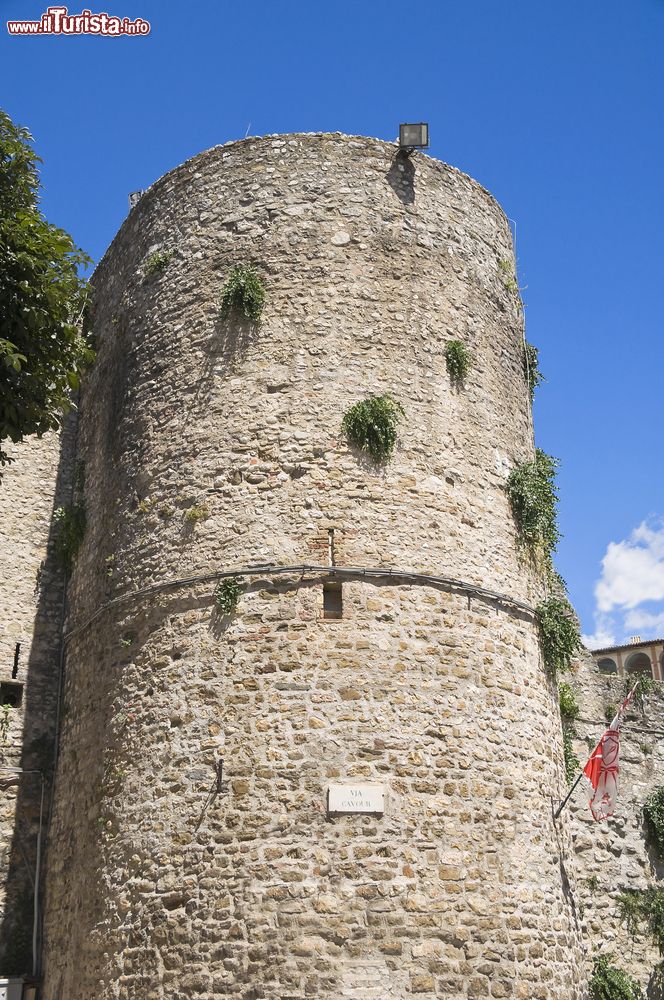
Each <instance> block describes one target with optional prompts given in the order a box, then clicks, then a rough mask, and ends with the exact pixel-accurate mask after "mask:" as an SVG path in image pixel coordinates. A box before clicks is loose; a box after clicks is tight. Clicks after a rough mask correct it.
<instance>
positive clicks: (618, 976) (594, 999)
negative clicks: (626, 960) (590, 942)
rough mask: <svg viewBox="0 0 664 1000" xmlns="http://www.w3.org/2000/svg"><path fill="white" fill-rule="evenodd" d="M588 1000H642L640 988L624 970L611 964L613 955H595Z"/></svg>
mask: <svg viewBox="0 0 664 1000" xmlns="http://www.w3.org/2000/svg"><path fill="white" fill-rule="evenodd" d="M588 986H589V991H590V1000H643V992H642V990H641V986H640V985H639V983H638V982H637V980H636V979H633V978H632V977H631V976H630V975H628V974H627V973H626V972H625V970H624V969H621V968H620V967H619V966H617V965H614V964H613V955H597V956H596V957H595V958H594V960H593V973H592V976H591V979H590V982H589V984H588Z"/></svg>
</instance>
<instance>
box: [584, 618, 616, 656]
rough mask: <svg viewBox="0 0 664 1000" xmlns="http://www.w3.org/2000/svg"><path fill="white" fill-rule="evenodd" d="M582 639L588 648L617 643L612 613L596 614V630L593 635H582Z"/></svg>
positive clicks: (599, 647)
mask: <svg viewBox="0 0 664 1000" xmlns="http://www.w3.org/2000/svg"><path fill="white" fill-rule="evenodd" d="M581 640H582V642H583V645H584V646H585V647H586V648H587V649H604V648H605V647H606V646H614V645H615V644H616V633H615V623H614V622H613V619H612V618H611V617H610V615H600V614H596V615H595V631H594V632H593V634H592V635H585V634H584V635H582V636H581Z"/></svg>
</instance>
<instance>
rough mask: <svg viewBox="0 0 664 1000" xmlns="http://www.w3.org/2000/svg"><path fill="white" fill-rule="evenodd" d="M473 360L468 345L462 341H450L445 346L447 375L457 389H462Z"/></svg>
mask: <svg viewBox="0 0 664 1000" xmlns="http://www.w3.org/2000/svg"><path fill="white" fill-rule="evenodd" d="M471 362H472V358H471V355H470V351H469V350H468V348H467V347H466V345H465V344H464V343H463V342H462V341H460V340H448V342H447V344H445V364H446V365H447V374H448V375H449V377H450V381H451V383H452V385H453V386H454V387H455V389H460V388H462V386H463V384H464V382H465V380H466V375H467V374H468V372H469V371H470V366H471Z"/></svg>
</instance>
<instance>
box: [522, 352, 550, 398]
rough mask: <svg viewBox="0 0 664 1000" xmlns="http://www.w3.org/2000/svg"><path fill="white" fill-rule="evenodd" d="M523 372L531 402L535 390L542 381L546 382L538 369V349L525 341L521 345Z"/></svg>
mask: <svg viewBox="0 0 664 1000" xmlns="http://www.w3.org/2000/svg"><path fill="white" fill-rule="evenodd" d="M523 374H524V376H525V379H526V385H527V386H528V391H529V393H530V402H531V403H532V402H533V400H534V399H535V390H536V389H537V387H538V386H539V385H541V384H542V382H546V379H545V378H544V376H543V375H542V372H541V371H540V367H539V351H538V349H537V348H536V347H535V345H534V344H529V343H528V342H527V341H526V343H525V344H524V345H523Z"/></svg>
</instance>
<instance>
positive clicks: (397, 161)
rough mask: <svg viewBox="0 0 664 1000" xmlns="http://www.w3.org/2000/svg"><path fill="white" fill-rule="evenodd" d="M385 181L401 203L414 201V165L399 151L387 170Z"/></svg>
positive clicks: (410, 203) (406, 203) (408, 157)
mask: <svg viewBox="0 0 664 1000" xmlns="http://www.w3.org/2000/svg"><path fill="white" fill-rule="evenodd" d="M387 183H388V184H389V185H390V187H391V188H392V190H393V191H394V193H395V195H396V196H397V198H398V199H399V201H400V202H401V203H402V204H403V205H412V204H413V202H414V201H415V165H414V163H413V161H412V159H411V158H410V156H406V155H405V154H404V153H402V152H401V151H399V152H398V153H396V155H395V157H394V159H393V160H392V164H391V166H390V169H389V170H388V172H387Z"/></svg>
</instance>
